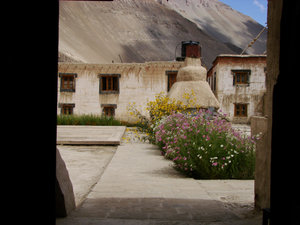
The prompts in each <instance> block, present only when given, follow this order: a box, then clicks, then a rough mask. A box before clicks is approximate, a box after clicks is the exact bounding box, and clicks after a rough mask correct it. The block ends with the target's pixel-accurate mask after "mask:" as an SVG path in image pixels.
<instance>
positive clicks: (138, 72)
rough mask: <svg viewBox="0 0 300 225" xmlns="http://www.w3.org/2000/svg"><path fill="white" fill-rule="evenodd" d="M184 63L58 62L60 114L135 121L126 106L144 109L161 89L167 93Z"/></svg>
mask: <svg viewBox="0 0 300 225" xmlns="http://www.w3.org/2000/svg"><path fill="white" fill-rule="evenodd" d="M182 65H183V62H178V61H170V62H146V63H111V64H83V63H59V64H58V102H57V114H58V115H59V114H77V115H82V114H94V115H102V114H104V115H107V116H114V117H115V118H117V119H119V120H122V121H133V120H135V118H134V117H132V116H131V115H130V114H129V112H128V110H127V107H128V105H129V103H133V102H135V103H136V105H137V107H140V108H139V109H140V110H141V111H142V110H143V109H144V108H145V106H146V103H147V102H148V101H149V100H154V98H155V95H157V94H158V93H160V92H162V91H163V92H165V93H168V91H169V89H170V88H171V86H172V85H173V83H174V82H176V75H177V72H178V70H179V68H180V67H182Z"/></svg>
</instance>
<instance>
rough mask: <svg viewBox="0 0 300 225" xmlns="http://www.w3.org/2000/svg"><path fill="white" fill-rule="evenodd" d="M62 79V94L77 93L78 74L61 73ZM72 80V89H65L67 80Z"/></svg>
mask: <svg viewBox="0 0 300 225" xmlns="http://www.w3.org/2000/svg"><path fill="white" fill-rule="evenodd" d="M58 76H59V77H60V92H75V90H76V79H75V78H77V73H59V75H58ZM66 78H67V79H68V80H69V79H70V78H72V86H71V87H65V82H64V81H65V79H66Z"/></svg>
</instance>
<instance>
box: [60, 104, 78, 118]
mask: <svg viewBox="0 0 300 225" xmlns="http://www.w3.org/2000/svg"><path fill="white" fill-rule="evenodd" d="M59 107H60V108H61V114H62V115H73V108H74V107H75V104H60V105H59Z"/></svg>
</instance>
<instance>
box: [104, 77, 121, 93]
mask: <svg viewBox="0 0 300 225" xmlns="http://www.w3.org/2000/svg"><path fill="white" fill-rule="evenodd" d="M120 77H121V75H120V74H100V75H99V78H100V94H101V93H106V94H109V93H113V94H115V93H117V94H118V93H119V78H120Z"/></svg>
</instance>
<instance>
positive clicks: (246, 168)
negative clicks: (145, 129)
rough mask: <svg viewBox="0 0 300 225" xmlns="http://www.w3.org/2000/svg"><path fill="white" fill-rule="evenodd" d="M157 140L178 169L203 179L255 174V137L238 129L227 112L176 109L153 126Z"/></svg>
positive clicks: (243, 176) (243, 177)
mask: <svg viewBox="0 0 300 225" xmlns="http://www.w3.org/2000/svg"><path fill="white" fill-rule="evenodd" d="M154 132H155V140H156V144H157V145H158V146H159V147H160V149H161V150H162V153H163V155H164V156H165V157H166V158H169V159H172V160H173V162H174V163H175V168H176V169H178V170H179V171H181V172H183V173H185V174H187V175H189V176H191V177H194V178H202V179H229V178H236V179H250V178H253V177H254V165H255V141H256V139H257V138H258V137H257V136H255V137H246V136H243V135H241V134H240V133H239V132H237V131H235V130H234V129H233V128H232V127H231V124H230V123H229V122H227V121H226V120H225V119H224V115H222V114H217V115H213V113H212V112H210V111H209V110H200V111H199V112H198V113H197V114H196V116H189V115H186V114H181V113H176V114H175V113H173V114H172V115H169V116H167V117H165V118H163V119H162V120H161V121H160V122H159V123H158V124H157V126H156V127H154Z"/></svg>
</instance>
